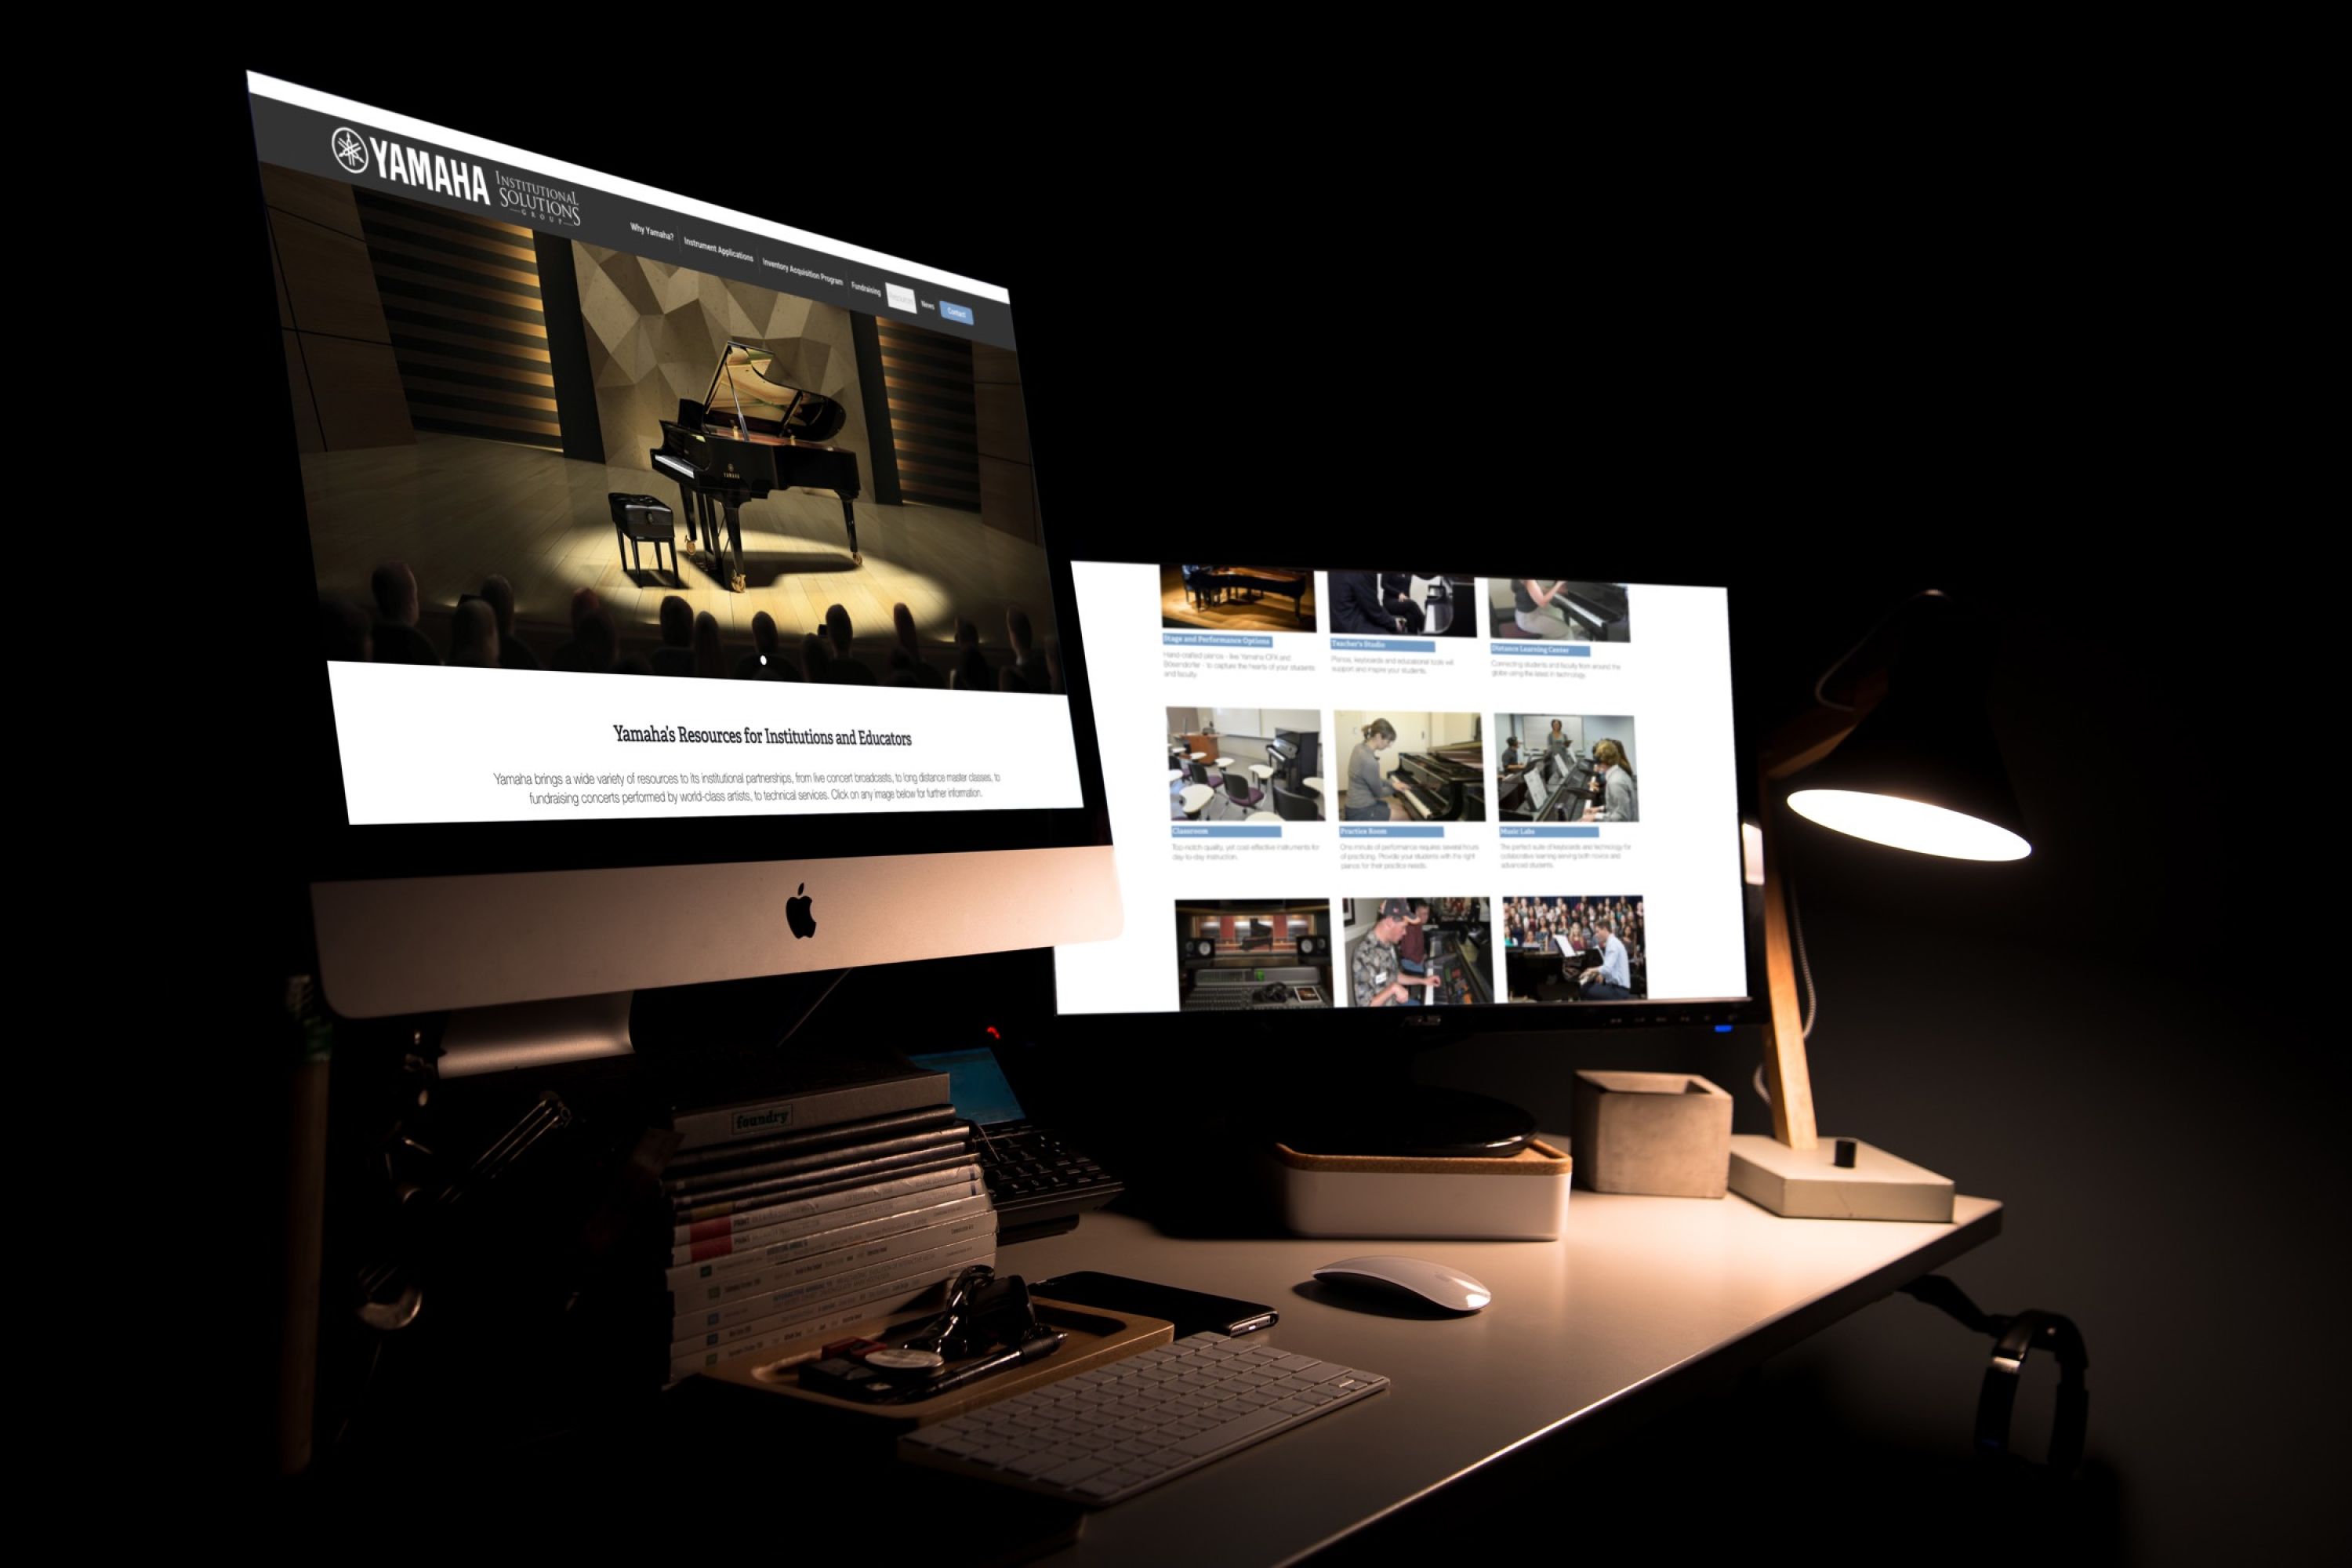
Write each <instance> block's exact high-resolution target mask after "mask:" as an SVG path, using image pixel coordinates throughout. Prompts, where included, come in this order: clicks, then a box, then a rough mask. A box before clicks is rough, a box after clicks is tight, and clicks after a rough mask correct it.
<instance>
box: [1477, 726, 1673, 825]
mask: <svg viewBox="0 0 2352 1568" xmlns="http://www.w3.org/2000/svg"><path fill="white" fill-rule="evenodd" d="M1495 819H1496V821H1498V822H1639V821H1641V820H1642V800H1641V770H1640V767H1639V764H1638V763H1637V761H1636V759H1635V757H1634V754H1633V720H1632V719H1630V718H1627V717H1625V716H1624V715H1622V714H1618V715H1612V716H1595V715H1590V714H1588V715H1583V716H1579V715H1577V714H1573V713H1497V714H1496V715H1495Z"/></svg>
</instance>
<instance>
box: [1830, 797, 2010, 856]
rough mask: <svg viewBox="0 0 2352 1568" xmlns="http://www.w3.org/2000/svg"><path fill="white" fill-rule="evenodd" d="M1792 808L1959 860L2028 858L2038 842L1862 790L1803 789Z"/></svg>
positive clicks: (1860, 833) (1851, 831)
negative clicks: (2032, 843) (2027, 840)
mask: <svg viewBox="0 0 2352 1568" xmlns="http://www.w3.org/2000/svg"><path fill="white" fill-rule="evenodd" d="M1789 809H1790V811H1793V812H1795V813H1796V814H1797V815H1798V816H1801V817H1804V818H1806V819H1807V820H1809V821H1812V822H1817V823H1819V824H1821V825H1822V826H1823V827H1827V828H1831V829H1833V830H1835V831H1836V832H1839V833H1843V834H1846V835H1848V836H1849V837H1854V838H1867V839H1868V840H1870V842H1872V843H1873V844H1885V845H1888V846H1890V847H1894V848H1896V849H1913V850H1916V851H1917V852H1918V853H1920V854H1922V855H1942V856H1947V857H1948V858H1951V859H1954V860H2022V859H2024V858H2026V857H2027V856H2028V855H2031V854H2032V853H2033V846H2032V845H2031V844H2028V843H2027V842H2026V841H2025V840H2024V839H2023V838H2022V837H2020V836H2019V835H2017V834H2014V833H2011V831H2010V830H2009V829H2008V828H2006V827H2003V826H2000V825H1999V824H1997V823H1991V822H1984V821H1980V820H1979V819H1978V818H1976V817H1973V816H1968V815H1967V814H1966V813H1964V812H1958V811H1947V810H1946V809H1944V808H1943V807H1942V806H1940V805H1928V804H1927V802H1925V801H1917V800H1905V799H1903V798H1901V797H1900V796H1897V795H1864V794H1863V793H1862V792H1860V791H1859V790H1846V789H1801V790H1798V791H1797V792H1796V793H1794V794H1793V795H1790V796H1789Z"/></svg>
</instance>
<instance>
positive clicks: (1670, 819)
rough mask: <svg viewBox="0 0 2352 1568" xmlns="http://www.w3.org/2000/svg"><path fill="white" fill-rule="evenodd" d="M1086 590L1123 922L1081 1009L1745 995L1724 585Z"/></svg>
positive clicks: (1181, 582) (1242, 577)
mask: <svg viewBox="0 0 2352 1568" xmlns="http://www.w3.org/2000/svg"><path fill="white" fill-rule="evenodd" d="M1074 575H1075V581H1076V601H1077V612H1078V616H1079V626H1080V631H1081V633H1082V635H1083V637H1084V638H1085V641H1086V645H1087V662H1088V668H1089V670H1090V672H1091V701H1092V705H1093V709H1094V728H1095V733H1096V735H1097V740H1098V742H1099V745H1100V748H1101V754H1102V758H1103V773H1104V784H1105V790H1106V795H1107V799H1108V811H1109V816H1110V820H1111V827H1112V837H1113V840H1114V842H1115V844H1116V846H1117V849H1116V854H1117V858H1118V874H1119V883H1120V895H1121V898H1122V899H1123V900H1124V903H1125V910H1126V923H1125V930H1124V933H1123V934H1122V935H1121V936H1120V937H1119V938H1118V940H1117V941H1116V942H1110V943H1108V944H1102V945H1097V946H1090V947H1087V948H1084V949H1064V950H1063V951H1062V952H1060V954H1059V955H1058V959H1057V964H1056V994H1057V998H1058V1005H1059V1007H1060V1010H1061V1011H1062V1012H1063V1013H1065V1014H1102V1013H1126V1014H1135V1013H1181V1012H1191V1011H1197V1010H1222V1009H1251V1010H1266V1009H1283V1010H1300V1009H1305V1010H1313V1011H1318V1012H1320V1011H1331V1010H1341V1011H1344V1010H1348V1009H1357V1008H1393V1009H1407V1010H1409V1009H1420V1008H1458V1007H1465V1006H1466V1007H1480V1006H1509V1005H1538V1006H1540V1005H1558V1006H1559V1007H1561V1008H1564V1009H1573V1010H1575V1014H1574V1016H1575V1018H1576V1021H1582V1022H1601V1021H1626V1020H1628V1019H1632V1018H1640V1017H1643V1016H1650V1017H1654V1016H1658V1015H1659V1014H1660V1013H1662V1012H1665V1011H1672V1012H1673V1013H1674V1014H1675V1016H1677V1017H1684V1016H1692V1017H1698V1018H1706V1019H1710V1020H1714V1019H1729V1018H1731V1017H1734V1016H1739V1009H1740V1008H1741V1006H1742V1005H1745V1004H1747V1003H1748V1002H1749V1000H1750V991H1751V985H1752V984H1753V981H1752V979H1751V965H1750V945H1751V940H1752V938H1751V930H1752V921H1751V919H1750V915H1749V910H1750V906H1751V903H1752V900H1750V899H1749V897H1748V877H1747V874H1746V871H1747V868H1746V867H1745V866H1744V864H1743V855H1742V836H1741V831H1740V825H1739V787H1738V761H1737V757H1738V750H1737V747H1736V744H1735V741H1734V735H1733V714H1732V694H1731V662H1730V623H1729V616H1728V609H1727V595H1726V593H1725V591H1724V590H1723V589H1721V588H1713V587H1689V586H1671V585H1662V584H1624V583H1611V582H1596V581H1584V580H1580V579H1574V578H1567V577H1561V576H1558V575H1539V576H1528V577H1520V576H1495V575H1485V574H1465V573H1433V572H1404V571H1398V572H1385V571H1359V570H1353V569H1349V568H1345V567H1339V566H1332V565H1328V564H1327V565H1322V566H1302V565H1293V566H1232V565H1225V566H1202V565H1171V564H1164V563H1126V562H1110V561H1098V560H1097V561H1081V562H1078V563H1076V566H1075V567H1074ZM1147 765H1156V766H1157V767H1158V768H1159V770H1160V775H1161V787H1160V794H1159V795H1152V794H1151V793H1150V784H1149V783H1148V782H1147V780H1148V776H1149V775H1147V774H1146V773H1145V772H1144V769H1145V768H1146V766H1147ZM1171 923H1172V926H1173V929H1174V938H1175V940H1174V941H1172V942H1171V940H1170V931H1171ZM1560 1016H1561V1017H1562V1018H1563V1019H1564V1020H1565V1019H1568V1018H1570V1016H1571V1015H1570V1014H1568V1013H1563V1014H1562V1015H1560Z"/></svg>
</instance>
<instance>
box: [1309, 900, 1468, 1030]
mask: <svg viewBox="0 0 2352 1568" xmlns="http://www.w3.org/2000/svg"><path fill="white" fill-rule="evenodd" d="M1489 929H1490V928H1489V922H1488V921H1487V918H1486V900H1484V899H1342V900H1339V944H1340V947H1341V950H1342V951H1343V952H1344V953H1345V954H1346V960H1347V974H1348V1005H1349V1006H1350V1007H1461V1006H1472V1005H1475V1006H1484V1005H1486V1004H1488V1003H1491V1002H1492V1001H1494V999H1495V991H1494V985H1493V983H1492V981H1491V980H1490V979H1489V977H1488V974H1487V970H1488V967H1489V965H1490V963H1491V962H1492V961H1491V957H1490V955H1491V954H1492V953H1493V952H1494V943H1493V942H1492V941H1491V939H1490V938H1489V936H1488V934H1487V933H1488V931H1489Z"/></svg>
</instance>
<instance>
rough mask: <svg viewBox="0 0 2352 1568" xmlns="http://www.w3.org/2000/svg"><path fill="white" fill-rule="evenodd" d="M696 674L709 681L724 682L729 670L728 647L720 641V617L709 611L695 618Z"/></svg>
mask: <svg viewBox="0 0 2352 1568" xmlns="http://www.w3.org/2000/svg"><path fill="white" fill-rule="evenodd" d="M694 673H695V674H697V675H698V676H701V677H703V678H704V679H709V680H724V679H727V677H728V674H729V671H728V668H727V647H726V645H725V644H723V643H721V642H720V641H719V617H718V616H714V615H712V614H711V613H710V612H709V610H705V611H703V612H702V614H700V615H698V616H695V617H694Z"/></svg>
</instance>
